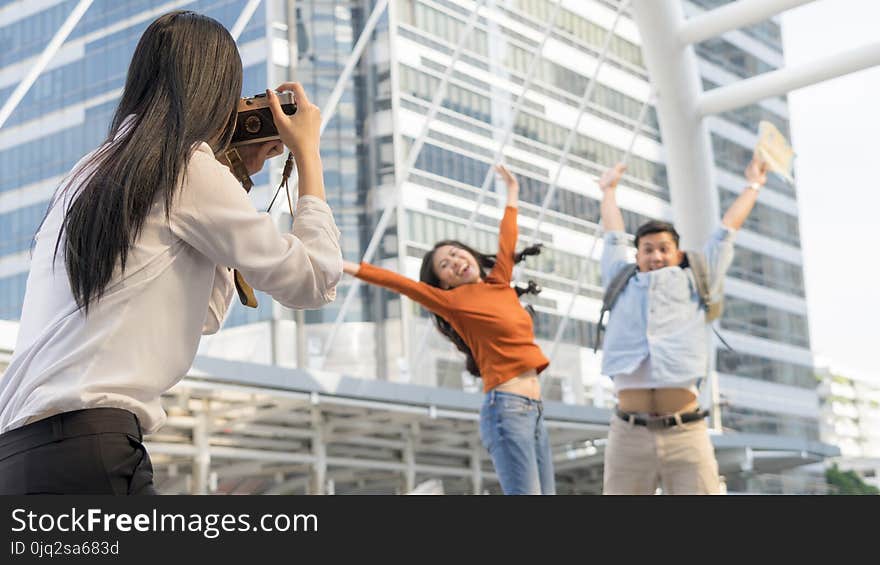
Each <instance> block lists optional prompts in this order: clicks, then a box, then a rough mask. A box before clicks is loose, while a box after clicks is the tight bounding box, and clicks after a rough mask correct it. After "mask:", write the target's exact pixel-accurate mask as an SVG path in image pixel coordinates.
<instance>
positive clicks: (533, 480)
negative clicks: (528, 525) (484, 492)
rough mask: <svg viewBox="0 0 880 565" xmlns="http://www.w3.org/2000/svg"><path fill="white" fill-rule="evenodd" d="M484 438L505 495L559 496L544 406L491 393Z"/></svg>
mask: <svg viewBox="0 0 880 565" xmlns="http://www.w3.org/2000/svg"><path fill="white" fill-rule="evenodd" d="M480 438H481V439H482V440H483V446H484V447H485V448H486V449H487V450H488V451H489V455H491V456H492V463H493V465H495V472H496V473H497V474H498V481H499V482H500V483H501V490H502V491H504V494H556V480H555V479H554V477H553V456H552V453H551V452H550V440H549V438H548V437H547V430H546V429H545V428H544V404H543V402H541V401H540V400H532V399H531V398H528V397H526V396H521V395H519V394H511V393H509V392H496V391H494V390H491V391H489V392H488V393H486V397H485V399H484V400H483V406H482V408H480Z"/></svg>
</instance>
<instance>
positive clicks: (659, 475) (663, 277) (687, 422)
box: [599, 160, 767, 494]
mask: <svg viewBox="0 0 880 565" xmlns="http://www.w3.org/2000/svg"><path fill="white" fill-rule="evenodd" d="M625 168H626V167H625V166H624V165H622V164H618V165H616V166H615V167H614V168H613V169H611V170H609V171H607V172H606V173H605V174H604V175H602V178H601V179H600V180H599V186H600V188H601V189H602V192H603V198H602V227H603V229H604V231H605V246H604V251H603V253H602V265H601V266H602V284H603V286H604V287H605V288H606V289H607V288H608V286H609V284H611V282H612V281H613V280H614V279H615V277H616V276H617V275H618V274H619V273H621V272H622V271H624V270H625V269H627V267H628V266H630V265H632V261H630V260H629V259H628V257H629V254H628V248H629V245H628V239H627V236H626V234H625V233H624V222H623V215H622V214H621V212H620V208H619V207H618V206H617V197H616V188H617V183H618V182H619V181H620V178H621V177H622V176H623V172H624V170H625ZM745 177H746V180H747V181H748V183H749V184H748V187H747V188H745V189H743V191H742V192H741V194H740V196H739V197H738V198H737V199H736V200H735V201H734V203H733V204H732V205H731V206H730V208H729V209H728V210H727V212H726V213H725V214H724V217H723V218H722V220H721V224H722V225H721V227H719V228H718V229H717V230H716V231H715V232H714V233H713V234H712V236H711V237H710V238H709V241H708V242H706V244H705V246H704V248H703V250H702V254H703V257H704V259H705V266H706V271H707V279H708V285H707V286H708V291H709V296H710V297H711V300H712V301H713V302H714V301H715V300H717V299H719V298H721V296H720V295H721V292H722V290H721V289H722V283H723V281H724V275H725V272H726V271H727V269H728V267H729V266H730V264H731V262H732V260H733V239H734V236H735V234H736V231H737V230H738V229H739V228H740V227H741V226H742V224H743V223H744V222H745V220H746V218H747V217H748V215H749V213H750V212H751V211H752V208H753V207H754V205H755V202H756V200H757V197H758V192H759V190H760V189H761V187H762V186H763V185H764V183H765V182H766V180H767V177H766V164H765V163H763V162H761V161H758V160H753V161H752V162H751V163H750V164H749V166H748V168H747V169H746V172H745ZM635 246H636V257H635V265H636V266H637V269H636V270H635V271H634V272H633V273H632V275H631V276H630V277H629V278H628V279H627V280H626V282H625V286H624V287H623V290H622V291H621V292H620V294H619V295H618V297H617V300H616V302H615V303H614V306H613V308H612V309H611V312H610V317H609V319H608V327H607V331H606V334H605V340H604V344H603V358H602V373H603V374H606V375H608V376H610V377H611V378H612V379H613V381H614V390H615V393H616V395H617V410H616V411H615V415H614V416H612V421H611V431H610V432H609V435H608V443H607V445H606V448H605V477H604V489H603V490H604V493H605V494H653V493H654V492H655V491H656V489H657V487H658V486H660V487H661V488H662V490H663V492H664V493H666V494H718V493H719V491H720V483H719V479H718V464H717V462H716V460H715V453H714V450H713V449H712V443H711V441H710V440H709V435H708V428H707V425H706V420H705V416H706V415H707V412H705V411H700V409H699V403H698V401H697V396H698V392H699V391H698V386H699V384H700V381H701V379H702V378H703V377H704V376H705V374H706V370H707V367H708V353H707V343H708V342H707V337H708V334H707V332H708V330H709V327H710V326H709V324H708V323H707V322H706V311H705V309H704V304H702V303H701V300H700V294H699V292H698V291H697V288H698V286H697V281H696V279H695V278H694V272H693V269H691V268H690V265H689V264H688V262H687V258H686V257H685V254H684V252H683V251H682V250H681V249H679V236H678V233H677V232H676V231H675V227H674V226H673V225H672V224H670V223H667V222H661V221H651V222H648V223H646V224H644V225H642V226H641V227H639V229H638V230H637V232H636V236H635Z"/></svg>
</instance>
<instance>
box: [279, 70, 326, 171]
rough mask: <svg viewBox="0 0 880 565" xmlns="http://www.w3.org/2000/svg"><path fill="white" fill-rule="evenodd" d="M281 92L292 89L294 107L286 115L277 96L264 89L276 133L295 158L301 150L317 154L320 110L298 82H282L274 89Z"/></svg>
mask: <svg viewBox="0 0 880 565" xmlns="http://www.w3.org/2000/svg"><path fill="white" fill-rule="evenodd" d="M277 90H278V91H279V92H280V93H281V94H282V96H283V95H284V94H285V93H286V92H287V91H293V97H294V100H295V102H296V105H295V107H296V110H295V113H294V114H293V115H288V114H287V112H285V110H284V109H283V108H282V101H281V100H280V97H279V96H278V95H277V94H276V93H275V92H273V91H271V90H267V91H266V96H267V98H268V102H269V108H270V109H271V110H272V117H273V118H274V121H275V127H276V128H277V130H278V136H279V137H280V138H281V141H282V142H283V143H284V145H286V146H287V148H288V149H290V150H291V151H293V154H294V157H296V158H297V159H298V158H299V157H300V155H301V154H303V153H310V154H311V153H314V154H317V152H318V149H319V146H320V136H321V110H320V109H319V108H318V107H317V106H315V105H314V104H312V103H311V102H310V101H309V98H308V97H307V96H306V93H305V91H304V90H303V87H302V85H301V84H300V83H298V82H285V83H284V84H282V85H281V86H279V87H278V89H277Z"/></svg>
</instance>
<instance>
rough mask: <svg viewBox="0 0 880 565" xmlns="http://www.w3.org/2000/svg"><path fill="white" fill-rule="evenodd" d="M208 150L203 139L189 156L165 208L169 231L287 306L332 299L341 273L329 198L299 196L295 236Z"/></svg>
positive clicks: (312, 304)
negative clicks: (282, 229) (182, 177)
mask: <svg viewBox="0 0 880 565" xmlns="http://www.w3.org/2000/svg"><path fill="white" fill-rule="evenodd" d="M206 149H207V150H206ZM209 151H210V150H209V148H208V146H207V144H203V145H202V146H201V147H200V149H199V150H197V151H196V152H195V153H194V154H193V156H192V158H191V159H190V163H189V166H188V168H187V175H186V183H185V184H184V185H183V186H182V187H181V189H180V191H179V192H178V194H177V195H176V200H175V203H174V206H173V207H172V211H171V217H170V227H171V230H172V232H173V233H174V234H175V235H176V236H177V237H179V238H180V239H181V240H183V241H184V242H186V243H187V244H189V245H191V246H192V247H194V248H195V249H196V250H197V251H199V252H200V253H202V254H203V255H205V256H206V257H208V258H209V259H210V260H211V261H212V262H213V263H214V264H215V265H220V266H223V267H232V268H235V269H238V270H239V271H240V272H241V274H242V275H243V276H244V278H245V280H247V282H248V283H249V284H250V285H251V286H253V287H254V288H256V289H258V290H262V291H264V292H267V293H269V294H270V295H271V296H272V297H273V298H275V299H276V300H277V301H278V302H280V303H282V304H284V305H285V306H287V307H289V308H318V307H320V306H323V305H324V304H326V303H328V302H331V301H332V300H333V299H334V298H335V297H336V284H337V283H338V282H339V279H340V278H341V277H342V252H341V249H340V247H339V230H338V229H337V228H336V223H335V222H334V220H333V213H332V212H331V210H330V208H329V207H328V206H327V203H326V202H324V201H323V200H322V199H320V198H318V197H316V196H314V195H305V196H303V197H301V198H300V199H299V203H298V205H297V209H296V215H295V217H294V221H293V233H288V234H281V233H279V232H278V228H277V227H276V226H275V222H274V221H273V220H272V218H271V216H269V215H268V214H265V213H260V212H257V210H256V209H255V208H254V206H253V204H252V203H251V201H250V200H249V199H248V197H247V194H246V193H245V192H244V191H243V190H242V189H241V185H240V184H239V183H238V181H237V180H235V177H233V176H232V174H231V173H230V172H229V170H228V169H227V168H226V167H224V166H223V165H221V164H220V163H219V162H218V161H217V160H216V159H214V157H213V155H212V154H210V152H209Z"/></svg>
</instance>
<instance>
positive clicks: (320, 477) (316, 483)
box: [308, 406, 327, 494]
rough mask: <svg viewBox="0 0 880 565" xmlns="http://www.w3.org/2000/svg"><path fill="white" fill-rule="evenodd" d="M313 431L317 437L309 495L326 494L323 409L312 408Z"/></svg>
mask: <svg viewBox="0 0 880 565" xmlns="http://www.w3.org/2000/svg"><path fill="white" fill-rule="evenodd" d="M311 417H312V429H313V430H314V432H315V435H314V436H313V437H312V455H313V456H314V458H315V459H314V462H313V463H312V472H311V473H310V477H309V492H308V493H309V494H325V493H326V490H325V489H326V484H327V444H326V442H325V436H326V435H327V434H326V430H325V427H326V423H325V421H324V415H323V414H321V409H320V408H319V407H317V406H313V407H312V414H311Z"/></svg>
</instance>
